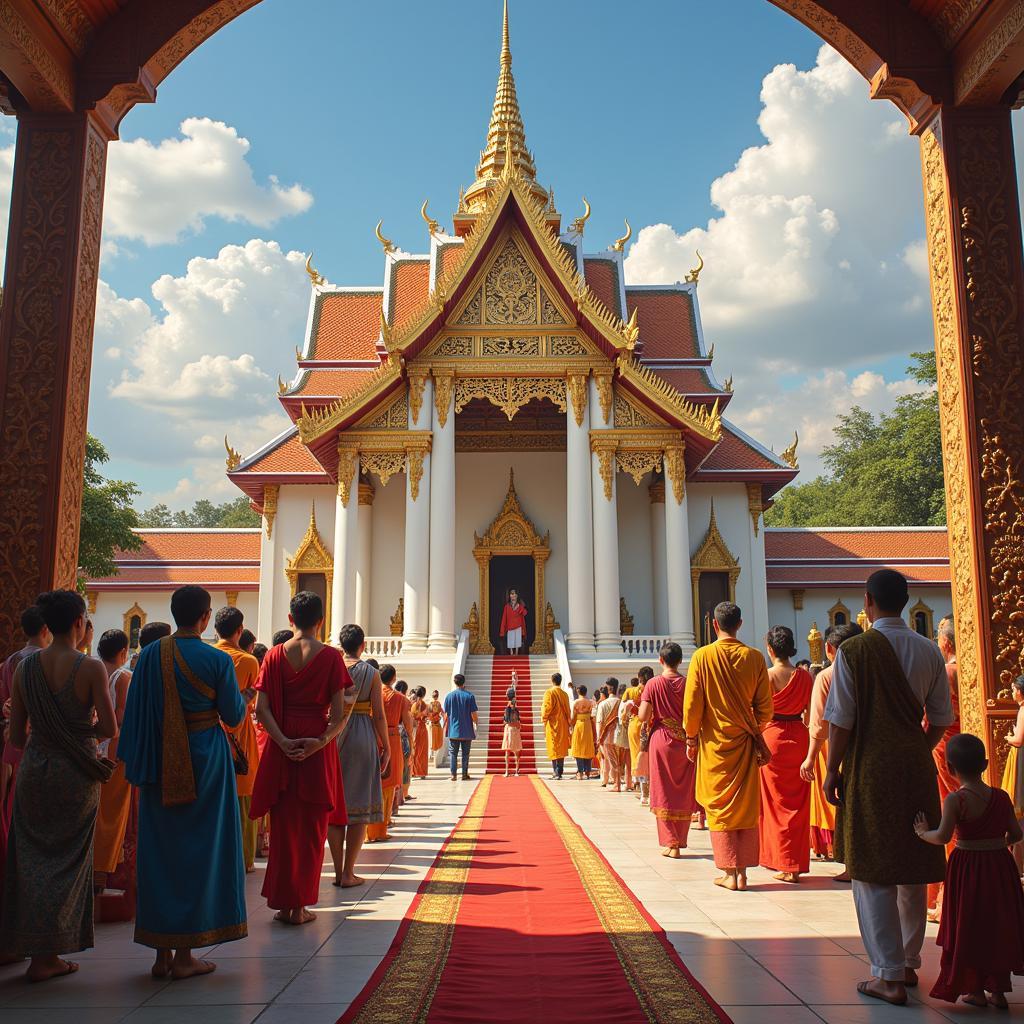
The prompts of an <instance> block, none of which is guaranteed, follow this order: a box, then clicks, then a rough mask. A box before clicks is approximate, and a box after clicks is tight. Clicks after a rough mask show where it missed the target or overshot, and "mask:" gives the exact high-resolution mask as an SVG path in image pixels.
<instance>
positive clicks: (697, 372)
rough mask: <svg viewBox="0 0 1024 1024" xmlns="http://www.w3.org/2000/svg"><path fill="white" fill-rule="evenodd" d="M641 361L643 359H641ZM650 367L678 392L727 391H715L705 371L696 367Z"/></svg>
mask: <svg viewBox="0 0 1024 1024" xmlns="http://www.w3.org/2000/svg"><path fill="white" fill-rule="evenodd" d="M641 362H643V360H642V359H641ZM651 369H652V370H653V371H654V372H655V373H656V374H657V375H658V376H659V377H661V378H662V379H663V380H667V381H668V382H669V384H671V385H672V387H674V388H675V389H676V391H678V392H679V393H680V394H683V395H723V396H724V395H726V394H728V392H727V391H716V390H715V389H714V388H712V386H711V385H710V383H708V378H707V375H706V374H705V372H704V371H703V370H702V369H699V368H698V367H691V368H686V369H671V370H669V369H662V368H661V367H658V366H652V367H651Z"/></svg>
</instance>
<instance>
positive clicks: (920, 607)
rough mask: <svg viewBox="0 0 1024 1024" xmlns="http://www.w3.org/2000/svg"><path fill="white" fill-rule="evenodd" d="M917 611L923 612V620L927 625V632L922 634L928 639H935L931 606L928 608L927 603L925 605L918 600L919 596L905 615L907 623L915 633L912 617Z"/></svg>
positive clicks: (915, 626)
mask: <svg viewBox="0 0 1024 1024" xmlns="http://www.w3.org/2000/svg"><path fill="white" fill-rule="evenodd" d="M919 612H921V613H923V614H924V617H925V622H926V623H927V626H928V632H927V633H925V634H924V635H925V636H927V637H928V639H929V640H934V639H935V612H934V611H933V610H932V609H931V608H929V607H928V605H926V604H925V603H924V601H922V600H920V598H919V599H918V602H917V604H915V605H914V607H913V608H911V609H910V611H909V613H908V615H907V624H908V625H909V626H910V628H911V629H912V630H914V632H915V633H916V632H917V625H916V623H915V622H914V619H915V618H916V617H917V615H918V613H919Z"/></svg>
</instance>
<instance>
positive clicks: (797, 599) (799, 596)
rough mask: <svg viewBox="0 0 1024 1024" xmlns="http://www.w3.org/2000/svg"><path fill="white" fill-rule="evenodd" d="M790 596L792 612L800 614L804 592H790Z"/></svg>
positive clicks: (802, 608)
mask: <svg viewBox="0 0 1024 1024" xmlns="http://www.w3.org/2000/svg"><path fill="white" fill-rule="evenodd" d="M789 593H790V596H791V597H792V598H793V611H795V612H802V611H803V610H804V592H803V590H791V591H790V592H789Z"/></svg>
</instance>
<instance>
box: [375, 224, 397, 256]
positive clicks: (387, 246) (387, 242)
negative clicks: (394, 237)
mask: <svg viewBox="0 0 1024 1024" xmlns="http://www.w3.org/2000/svg"><path fill="white" fill-rule="evenodd" d="M383 226H384V220H383V218H381V219H380V220H379V221H377V227H376V228H375V229H374V234H375V235H376V236H377V241H378V242H380V244H381V245H382V246H384V252H385V253H393V252H394V251H395V243H394V242H392V241H391V239H390V238H385V237H384V234H383V232H382V231H381V228H382V227H383Z"/></svg>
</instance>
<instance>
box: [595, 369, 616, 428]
mask: <svg viewBox="0 0 1024 1024" xmlns="http://www.w3.org/2000/svg"><path fill="white" fill-rule="evenodd" d="M594 383H595V384H596V385H597V399H598V401H599V402H600V403H601V415H602V416H603V417H604V422H605V424H607V423H608V422H609V420H610V418H611V415H612V401H613V397H612V375H611V372H610V371H604V370H602V371H600V372H599V371H597V370H595V371H594Z"/></svg>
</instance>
